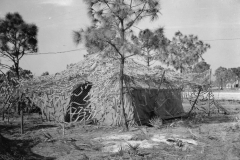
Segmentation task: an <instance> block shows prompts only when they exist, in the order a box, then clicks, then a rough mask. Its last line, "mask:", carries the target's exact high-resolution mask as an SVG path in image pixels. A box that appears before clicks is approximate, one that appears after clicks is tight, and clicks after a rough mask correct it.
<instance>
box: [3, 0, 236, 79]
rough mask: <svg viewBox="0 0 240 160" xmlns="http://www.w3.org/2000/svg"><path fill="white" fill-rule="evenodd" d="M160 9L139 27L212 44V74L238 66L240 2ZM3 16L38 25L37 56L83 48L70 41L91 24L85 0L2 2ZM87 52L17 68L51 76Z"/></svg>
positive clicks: (173, 0) (179, 1)
mask: <svg viewBox="0 0 240 160" xmlns="http://www.w3.org/2000/svg"><path fill="white" fill-rule="evenodd" d="M161 8H162V9H161V13H162V15H160V17H159V19H158V20H157V21H155V22H149V21H148V20H144V21H143V22H142V23H140V24H138V25H137V26H138V27H139V28H142V29H145V28H150V29H154V28H156V27H159V26H164V27H165V34H166V36H167V37H168V38H169V39H172V37H173V36H174V33H175V32H177V31H181V32H182V33H183V34H194V35H197V36H198V37H199V39H201V40H203V41H204V42H207V43H209V44H210V45H211V49H209V50H208V51H207V52H206V53H205V55H204V56H203V57H204V58H205V60H206V62H207V63H209V64H210V65H211V67H212V69H213V71H214V70H215V69H216V68H218V67H219V66H223V67H226V68H230V67H240V63H239V62H240V47H239V44H240V0H201V1H200V0H161ZM7 12H19V13H20V14H21V15H22V17H23V19H24V20H25V21H26V22H28V23H35V24H36V25H37V26H38V28H39V33H38V41H39V43H38V47H39V53H45V52H58V51H66V50H75V49H78V48H79V49H80V48H83V46H81V45H80V46H76V45H75V44H74V43H73V40H72V31H73V30H78V29H80V28H85V27H87V26H88V25H90V20H89V18H88V16H87V10H86V5H85V4H84V2H83V0H0V17H1V18H3V17H4V16H5V15H6V13H7ZM235 38H236V39H235ZM218 39H235V40H218ZM85 53H86V51H85V50H79V51H74V52H69V53H62V54H51V55H46V54H44V55H35V56H26V57H24V58H23V59H22V60H21V62H20V66H21V67H22V68H24V69H29V70H31V71H32V72H33V73H34V74H35V75H40V74H42V73H43V72H45V71H49V72H50V74H54V73H56V72H60V71H62V70H64V69H66V66H67V64H70V63H76V62H78V61H80V60H81V59H83V55H84V54H85Z"/></svg>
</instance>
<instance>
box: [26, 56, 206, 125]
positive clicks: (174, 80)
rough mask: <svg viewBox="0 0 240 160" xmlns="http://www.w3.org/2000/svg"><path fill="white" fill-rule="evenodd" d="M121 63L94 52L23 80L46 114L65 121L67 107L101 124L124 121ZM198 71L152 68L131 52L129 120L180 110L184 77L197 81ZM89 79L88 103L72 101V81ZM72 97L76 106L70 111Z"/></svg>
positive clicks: (75, 117) (173, 114) (76, 115)
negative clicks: (56, 71)
mask: <svg viewBox="0 0 240 160" xmlns="http://www.w3.org/2000/svg"><path fill="white" fill-rule="evenodd" d="M119 67H120V63H119V61H118V60H115V59H111V58H106V57H101V56H99V55H98V54H95V55H91V56H88V57H86V58H85V59H84V60H83V61H81V62H79V63H76V64H74V65H70V66H68V68H67V70H65V71H63V72H61V73H60V74H58V75H49V76H44V77H43V76H42V77H36V78H34V79H33V80H31V81H28V82H26V83H23V86H25V87H26V88H28V90H31V93H32V94H33V96H32V97H33V98H32V99H33V101H34V102H35V103H39V104H41V108H42V110H43V111H44V112H46V116H52V118H53V119H54V120H56V121H64V119H66V118H65V117H66V114H68V113H69V114H71V117H73V121H78V120H80V121H85V122H87V121H91V120H92V119H97V120H98V122H99V123H100V124H107V125H120V124H121V122H122V121H121V118H122V117H121V115H120V113H121V108H120V101H119V90H120V87H119V84H120V83H119ZM164 73H165V74H164ZM163 74H164V76H163ZM198 76H199V75H198ZM200 76H201V75H200ZM163 77H164V78H163ZM195 77H196V76H194V75H193V74H189V75H187V74H186V75H182V74H180V73H176V72H173V71H169V70H168V71H166V72H165V71H164V70H160V69H154V68H149V67H146V66H144V65H142V64H139V63H137V62H135V61H134V60H133V59H131V58H129V59H127V60H126V61H125V68H124V86H125V88H124V89H125V91H124V92H125V95H124V107H125V112H126V115H127V120H128V122H129V124H134V123H137V124H147V123H148V121H149V119H150V118H152V117H153V116H159V117H161V118H163V119H166V118H172V117H177V116H180V115H182V114H183V113H184V111H183V107H182V103H181V94H180V89H179V88H181V85H182V84H183V83H192V82H194V83H197V81H196V80H194V79H193V78H195ZM85 81H88V82H91V83H92V86H91V89H90V90H89V92H88V94H87V95H86V96H84V97H88V98H89V99H88V98H87V99H85V100H86V102H87V103H85V102H84V104H81V102H76V101H73V100H72V101H71V97H72V96H73V95H74V94H75V93H74V92H73V91H74V86H76V85H79V84H81V83H83V82H85ZM80 92H82V90H79V93H80ZM40 93H41V94H40ZM79 93H76V94H79ZM80 101H81V98H80ZM73 103H75V104H76V105H75V107H73V108H76V109H72V110H71V111H70V109H71V107H72V104H73ZM79 106H80V107H79ZM69 117H70V116H69ZM83 117H84V118H83Z"/></svg>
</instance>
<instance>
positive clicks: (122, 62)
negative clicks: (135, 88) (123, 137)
mask: <svg viewBox="0 0 240 160" xmlns="http://www.w3.org/2000/svg"><path fill="white" fill-rule="evenodd" d="M123 73H124V58H121V64H120V104H121V109H122V111H121V117H122V125H123V131H128V122H127V118H126V113H125V107H124V94H123V75H124V74H123Z"/></svg>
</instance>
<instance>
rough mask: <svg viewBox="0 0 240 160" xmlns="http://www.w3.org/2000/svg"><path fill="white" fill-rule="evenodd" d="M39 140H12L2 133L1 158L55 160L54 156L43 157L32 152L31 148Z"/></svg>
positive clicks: (0, 137)
mask: <svg viewBox="0 0 240 160" xmlns="http://www.w3.org/2000/svg"><path fill="white" fill-rule="evenodd" d="M38 143H39V141H34V140H10V139H7V138H5V137H3V136H2V135H1V134H0V159H12V160H15V159H18V160H22V159H24V160H54V159H56V158H54V157H43V156H40V155H38V154H35V153H33V152H32V150H31V148H33V147H34V146H35V145H37V144H38Z"/></svg>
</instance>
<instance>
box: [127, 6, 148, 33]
mask: <svg viewBox="0 0 240 160" xmlns="http://www.w3.org/2000/svg"><path fill="white" fill-rule="evenodd" d="M146 4H147V2H145V4H144V6H143V7H142V10H141V12H140V13H139V14H138V15H137V16H136V18H135V19H134V20H133V21H132V24H131V25H129V26H128V27H126V28H125V29H124V31H126V30H128V29H129V28H131V27H132V26H133V24H134V23H135V21H136V20H137V19H138V18H139V17H140V15H141V14H142V13H143V11H144V8H145V6H146Z"/></svg>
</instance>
